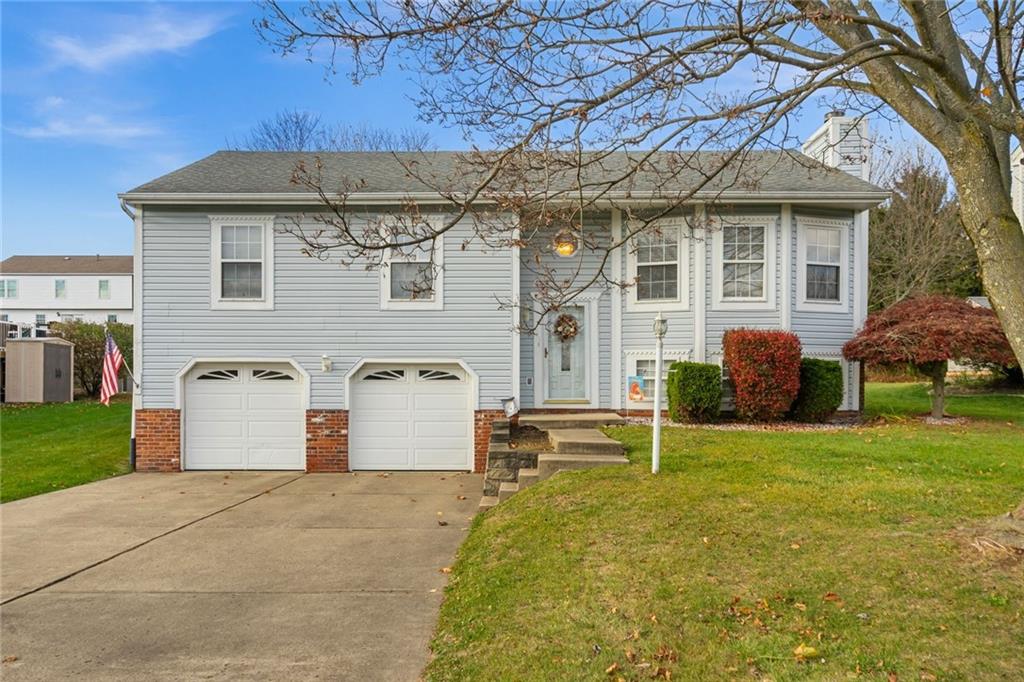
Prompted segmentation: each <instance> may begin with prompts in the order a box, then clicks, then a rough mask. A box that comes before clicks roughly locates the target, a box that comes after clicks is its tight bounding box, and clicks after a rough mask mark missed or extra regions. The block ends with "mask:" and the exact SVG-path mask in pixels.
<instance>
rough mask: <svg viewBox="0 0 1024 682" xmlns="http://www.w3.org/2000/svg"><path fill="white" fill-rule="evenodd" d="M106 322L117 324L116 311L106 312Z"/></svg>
mask: <svg viewBox="0 0 1024 682" xmlns="http://www.w3.org/2000/svg"><path fill="white" fill-rule="evenodd" d="M107 322H110V323H113V324H117V313H107Z"/></svg>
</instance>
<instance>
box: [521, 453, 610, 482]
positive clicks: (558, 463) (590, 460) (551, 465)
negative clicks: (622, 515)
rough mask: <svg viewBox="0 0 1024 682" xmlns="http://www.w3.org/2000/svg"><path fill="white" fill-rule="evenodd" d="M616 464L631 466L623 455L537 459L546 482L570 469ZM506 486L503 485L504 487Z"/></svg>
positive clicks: (560, 455) (552, 455) (550, 455)
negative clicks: (560, 472)
mask: <svg viewBox="0 0 1024 682" xmlns="http://www.w3.org/2000/svg"><path fill="white" fill-rule="evenodd" d="M616 464H629V460H628V459H626V458H625V457H623V456H622V455H581V454H563V453H545V454H542V455H540V456H539V457H538V458H537V473H538V476H539V478H540V480H542V481H543V480H546V479H548V478H550V477H551V476H553V475H554V474H556V473H558V472H559V471H566V470H568V469H593V468H595V467H603V466H609V465H616ZM504 485H505V484H504V483H502V486H504Z"/></svg>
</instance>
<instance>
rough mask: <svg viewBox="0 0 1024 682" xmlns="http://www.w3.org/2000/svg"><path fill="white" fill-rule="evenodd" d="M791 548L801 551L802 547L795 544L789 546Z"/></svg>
mask: <svg viewBox="0 0 1024 682" xmlns="http://www.w3.org/2000/svg"><path fill="white" fill-rule="evenodd" d="M789 548H790V549H800V545H799V544H797V543H795V542H794V543H793V544H791V545H790V546H789Z"/></svg>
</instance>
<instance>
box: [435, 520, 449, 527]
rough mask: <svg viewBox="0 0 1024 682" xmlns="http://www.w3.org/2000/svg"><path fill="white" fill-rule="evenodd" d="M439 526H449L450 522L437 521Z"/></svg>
mask: <svg viewBox="0 0 1024 682" xmlns="http://www.w3.org/2000/svg"><path fill="white" fill-rule="evenodd" d="M437 525H439V526H447V525H448V522H447V521H442V520H441V519H438V520H437Z"/></svg>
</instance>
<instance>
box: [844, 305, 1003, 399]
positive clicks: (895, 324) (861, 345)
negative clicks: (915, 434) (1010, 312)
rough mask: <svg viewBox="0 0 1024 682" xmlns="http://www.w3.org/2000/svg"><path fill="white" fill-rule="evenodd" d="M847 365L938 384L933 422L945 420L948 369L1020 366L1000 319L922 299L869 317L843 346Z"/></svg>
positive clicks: (972, 308)
mask: <svg viewBox="0 0 1024 682" xmlns="http://www.w3.org/2000/svg"><path fill="white" fill-rule="evenodd" d="M843 355H844V356H845V357H846V359H847V360H860V361H862V362H867V363H869V364H874V365H897V364H903V365H910V366H912V367H914V368H915V369H917V370H918V371H919V372H921V373H923V374H925V375H927V376H930V377H931V378H932V387H933V401H932V416H935V417H941V416H942V407H943V398H944V389H943V387H944V385H945V377H946V363H947V361H948V360H965V361H969V362H974V363H978V364H984V363H991V364H994V365H1003V366H1008V365H1016V364H1017V360H1016V358H1015V357H1014V355H1013V350H1012V349H1011V348H1010V342H1009V341H1008V340H1007V339H1006V334H1004V333H1003V328H1002V327H1001V326H1000V325H999V318H997V317H996V314H995V313H994V312H992V311H991V310H989V309H988V308H981V307H979V306H975V305H972V304H971V303H969V302H967V301H965V300H963V299H960V298H955V297H952V296H921V297H919V298H910V299H907V300H905V301H901V302H899V303H897V304H895V305H893V306H890V307H888V308H886V309H885V310H882V311H881V312H877V313H874V314H873V315H871V316H869V317H868V319H867V321H866V322H865V323H864V328H863V329H861V330H860V331H859V332H858V333H857V336H855V337H854V338H853V339H851V340H850V341H848V342H847V343H846V345H845V346H843Z"/></svg>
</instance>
